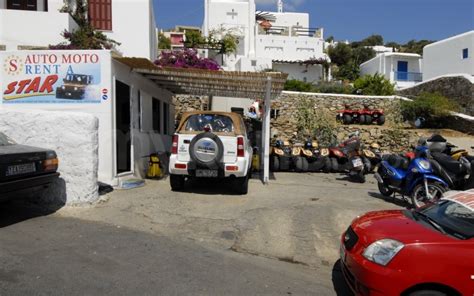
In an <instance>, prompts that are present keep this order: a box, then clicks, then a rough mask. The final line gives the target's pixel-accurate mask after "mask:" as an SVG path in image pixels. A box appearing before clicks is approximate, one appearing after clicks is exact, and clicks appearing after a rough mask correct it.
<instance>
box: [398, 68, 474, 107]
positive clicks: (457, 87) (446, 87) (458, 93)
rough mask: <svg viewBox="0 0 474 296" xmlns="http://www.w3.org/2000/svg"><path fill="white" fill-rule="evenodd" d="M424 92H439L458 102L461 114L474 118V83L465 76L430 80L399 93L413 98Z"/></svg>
mask: <svg viewBox="0 0 474 296" xmlns="http://www.w3.org/2000/svg"><path fill="white" fill-rule="evenodd" d="M422 92H438V93H440V94H442V95H443V96H445V97H447V98H449V99H452V100H454V101H456V102H457V103H458V104H459V105H460V107H461V110H460V113H464V114H468V115H471V116H474V83H472V80H470V79H468V78H466V77H464V76H447V77H441V78H438V79H434V80H430V81H427V82H423V83H420V84H417V85H415V86H414V87H410V88H407V89H402V90H399V91H398V94H399V95H402V96H405V97H408V98H412V97H415V96H417V95H419V94H420V93H422Z"/></svg>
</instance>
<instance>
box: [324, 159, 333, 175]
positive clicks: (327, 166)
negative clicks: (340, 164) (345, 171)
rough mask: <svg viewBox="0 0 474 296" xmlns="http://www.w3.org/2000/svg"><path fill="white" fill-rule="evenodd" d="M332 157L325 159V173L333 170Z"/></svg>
mask: <svg viewBox="0 0 474 296" xmlns="http://www.w3.org/2000/svg"><path fill="white" fill-rule="evenodd" d="M331 169H332V168H331V158H329V157H326V158H325V159H324V166H323V172H325V173H330V172H331Z"/></svg>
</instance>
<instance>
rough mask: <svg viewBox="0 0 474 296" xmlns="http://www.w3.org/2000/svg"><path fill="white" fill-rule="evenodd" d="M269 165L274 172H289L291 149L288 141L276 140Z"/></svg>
mask: <svg viewBox="0 0 474 296" xmlns="http://www.w3.org/2000/svg"><path fill="white" fill-rule="evenodd" d="M270 164H271V166H270V167H271V169H272V171H274V172H277V171H289V170H290V169H291V147H290V143H289V142H288V141H282V140H277V141H276V142H275V146H274V147H273V149H272V156H271V158H270Z"/></svg>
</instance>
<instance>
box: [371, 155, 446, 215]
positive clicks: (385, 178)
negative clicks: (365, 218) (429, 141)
mask: <svg viewBox="0 0 474 296" xmlns="http://www.w3.org/2000/svg"><path fill="white" fill-rule="evenodd" d="M427 153H428V148H427V147H426V146H418V147H417V148H416V150H415V158H414V159H412V160H410V158H408V157H404V156H400V155H395V154H391V155H386V156H384V157H383V159H382V162H381V163H380V166H379V168H378V170H377V173H375V174H374V177H375V179H376V180H377V183H378V188H379V191H380V193H381V194H382V195H384V196H391V195H392V194H393V193H395V192H397V193H400V194H401V195H402V196H410V198H411V202H412V205H413V206H414V207H415V208H419V207H421V206H423V205H425V204H427V203H431V202H435V201H437V200H438V199H440V198H441V197H442V196H443V193H444V192H446V190H447V188H448V187H449V186H448V184H447V183H446V182H445V181H444V180H443V179H442V178H440V177H438V176H436V175H435V173H434V171H433V167H432V165H431V163H430V161H429V160H428V158H427Z"/></svg>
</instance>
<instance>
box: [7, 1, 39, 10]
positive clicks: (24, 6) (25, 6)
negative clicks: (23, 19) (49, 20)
mask: <svg viewBox="0 0 474 296" xmlns="http://www.w3.org/2000/svg"><path fill="white" fill-rule="evenodd" d="M36 2H37V0H7V9H18V10H37V8H38V7H37V3H36Z"/></svg>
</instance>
